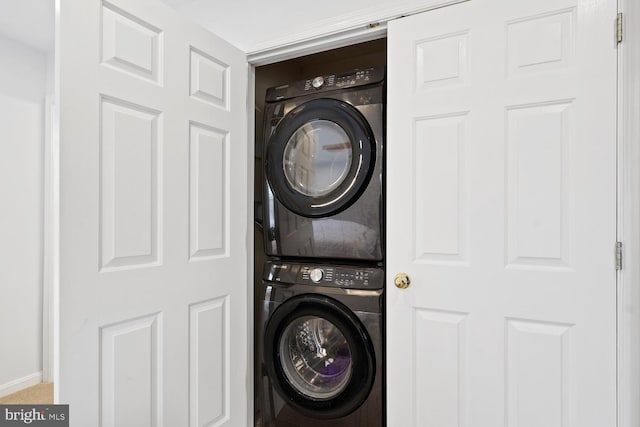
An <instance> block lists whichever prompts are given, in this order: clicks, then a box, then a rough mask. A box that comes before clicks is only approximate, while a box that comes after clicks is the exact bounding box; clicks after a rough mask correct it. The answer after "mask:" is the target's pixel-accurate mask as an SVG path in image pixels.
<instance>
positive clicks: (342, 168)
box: [265, 98, 376, 217]
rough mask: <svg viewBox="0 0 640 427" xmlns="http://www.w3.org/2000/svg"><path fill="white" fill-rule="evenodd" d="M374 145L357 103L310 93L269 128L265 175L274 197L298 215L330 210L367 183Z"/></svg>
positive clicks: (340, 207) (338, 207)
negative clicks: (301, 102) (270, 129)
mask: <svg viewBox="0 0 640 427" xmlns="http://www.w3.org/2000/svg"><path fill="white" fill-rule="evenodd" d="M375 148H376V147H375V138H374V136H373V132H372V130H371V127H370V126H369V124H368V123H367V120H366V119H365V118H364V117H363V116H362V114H361V113H360V112H359V111H358V110H357V109H356V108H354V107H353V106H352V105H350V104H347V103H346V102H343V101H339V100H336V99H325V98H321V99H314V100H311V101H308V102H305V103H303V104H301V105H298V106H297V107H296V108H294V109H293V110H291V111H290V112H289V113H288V114H286V115H285V117H284V118H283V119H282V120H281V121H280V123H279V124H278V126H277V127H276V129H275V130H274V131H273V133H272V135H271V137H270V138H269V140H268V142H267V145H266V153H265V171H266V176H267V180H268V181H269V185H270V186H271V188H272V190H273V192H274V194H275V196H276V197H277V198H278V200H279V201H280V202H281V203H282V204H283V205H284V206H285V207H287V208H288V209H289V210H291V211H293V212H295V213H297V214H298V215H302V216H306V217H323V216H328V215H332V214H335V213H338V212H340V211H342V210H344V209H346V208H347V207H349V206H350V205H351V204H352V203H353V202H354V201H355V200H357V198H358V197H359V196H360V194H362V192H363V191H364V189H365V188H366V185H367V183H368V181H369V179H370V178H371V175H372V173H373V168H374V165H375V155H376V149H375Z"/></svg>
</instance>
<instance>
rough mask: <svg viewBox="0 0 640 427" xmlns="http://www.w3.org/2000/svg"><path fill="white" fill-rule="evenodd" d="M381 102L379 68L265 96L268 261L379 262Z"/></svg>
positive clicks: (318, 79) (275, 90)
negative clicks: (289, 258)
mask: <svg viewBox="0 0 640 427" xmlns="http://www.w3.org/2000/svg"><path fill="white" fill-rule="evenodd" d="M384 97H385V87H384V67H379V68H376V67H374V68H367V69H360V70H354V71H351V72H347V73H343V74H331V75H326V76H318V77H315V78H314V79H309V80H302V81H299V82H295V83H291V84H288V85H284V86H279V87H275V88H270V89H268V90H267V93H266V104H265V105H266V106H265V125H264V141H265V142H264V152H263V159H264V174H265V179H264V199H263V206H264V213H263V220H264V230H265V236H264V237H265V251H266V254H267V255H269V256H278V257H289V256H291V257H305V258H325V259H326V258H329V259H357V260H364V261H380V260H382V258H383V236H384V232H383V212H384V206H383V192H382V188H383V177H382V173H383V142H384V114H385V111H384V105H385V103H384Z"/></svg>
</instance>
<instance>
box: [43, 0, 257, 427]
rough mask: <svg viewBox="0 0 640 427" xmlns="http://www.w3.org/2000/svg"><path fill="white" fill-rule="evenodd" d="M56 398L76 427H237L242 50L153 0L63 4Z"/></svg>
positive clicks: (242, 410) (241, 413)
mask: <svg viewBox="0 0 640 427" xmlns="http://www.w3.org/2000/svg"><path fill="white" fill-rule="evenodd" d="M59 4H60V9H59V26H58V28H59V37H60V39H59V51H58V52H59V61H60V62H59V70H58V71H59V74H58V75H59V78H60V88H59V89H60V92H59V94H60V120H61V137H60V162H61V167H60V171H61V177H60V186H61V188H60V209H61V213H60V240H61V242H60V291H59V307H60V309H59V330H60V340H59V356H60V358H59V372H58V376H57V384H56V387H57V390H56V400H57V401H58V402H60V403H69V404H70V405H71V407H70V412H71V425H72V426H76V427H95V426H101V427H116V426H117V427H145V426H148V427H152V426H153V427H160V426H165V427H174V426H175V427H178V426H205V425H207V426H223V425H224V426H245V425H247V423H248V420H247V415H248V399H247V396H248V392H247V387H248V384H249V383H250V378H247V373H248V372H249V370H248V367H249V361H248V356H247V344H248V342H249V339H248V337H247V327H248V325H247V319H248V312H247V306H248V299H247V288H248V287H247V285H246V284H247V247H248V237H247V235H248V227H247V215H248V214H247V205H248V200H249V199H248V187H247V186H248V184H247V164H248V154H247V147H248V141H247V134H248V131H247V129H248V127H247V101H246V99H247V96H246V91H247V89H246V88H247V79H248V67H247V62H246V56H245V54H244V53H242V52H240V51H239V50H237V49H235V48H233V47H232V46H230V45H229V44H228V43H226V42H224V41H222V40H220V39H219V38H217V37H215V36H213V35H212V34H210V33H208V32H207V31H205V30H203V29H201V28H199V27H198V26H196V25H194V24H193V23H192V22H189V21H188V20H186V19H183V18H182V17H179V16H178V15H176V14H175V12H173V11H172V10H171V9H170V8H168V7H166V6H164V5H162V4H160V3H158V2H156V1H153V0H60V3H59Z"/></svg>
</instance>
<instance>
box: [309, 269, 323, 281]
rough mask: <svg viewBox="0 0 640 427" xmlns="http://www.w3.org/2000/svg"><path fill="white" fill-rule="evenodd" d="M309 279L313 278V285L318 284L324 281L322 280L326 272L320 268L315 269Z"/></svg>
mask: <svg viewBox="0 0 640 427" xmlns="http://www.w3.org/2000/svg"><path fill="white" fill-rule="evenodd" d="M309 277H310V278H311V281H312V282H313V283H318V282H319V281H321V280H322V278H323V277H324V271H322V270H321V269H319V268H314V269H313V270H311V272H310V273H309Z"/></svg>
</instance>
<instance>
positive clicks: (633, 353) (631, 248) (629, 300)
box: [618, 0, 640, 427]
mask: <svg viewBox="0 0 640 427" xmlns="http://www.w3.org/2000/svg"><path fill="white" fill-rule="evenodd" d="M618 11H619V12H622V13H623V22H624V27H623V28H624V35H623V41H622V43H620V45H619V46H618V241H619V242H622V243H623V265H622V270H620V271H618V426H619V427H632V426H637V425H639V424H640V404H639V403H638V402H640V313H639V310H640V289H639V286H638V285H639V284H640V263H638V262H634V260H637V259H639V257H640V171H638V167H637V165H638V164H640V123H639V121H638V117H640V28H639V27H638V26H639V25H640V4H638V2H637V1H636V0H619V1H618Z"/></svg>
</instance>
